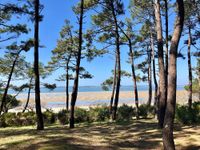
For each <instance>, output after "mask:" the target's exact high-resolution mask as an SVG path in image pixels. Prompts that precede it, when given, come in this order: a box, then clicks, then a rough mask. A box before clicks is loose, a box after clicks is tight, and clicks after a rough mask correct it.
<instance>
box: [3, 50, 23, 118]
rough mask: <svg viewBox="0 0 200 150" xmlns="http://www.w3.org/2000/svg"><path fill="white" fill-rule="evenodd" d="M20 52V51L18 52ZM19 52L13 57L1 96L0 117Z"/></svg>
mask: <svg viewBox="0 0 200 150" xmlns="http://www.w3.org/2000/svg"><path fill="white" fill-rule="evenodd" d="M20 52H21V51H20ZM20 52H19V53H18V54H17V55H16V57H15V60H14V61H13V64H12V68H11V70H10V74H9V76H8V81H7V84H6V88H5V91H4V94H3V97H2V101H1V107H0V115H1V113H2V111H3V109H4V107H5V103H6V98H7V95H8V89H9V86H10V82H11V79H12V75H13V72H14V69H15V65H16V63H17V60H18V58H19V54H20Z"/></svg>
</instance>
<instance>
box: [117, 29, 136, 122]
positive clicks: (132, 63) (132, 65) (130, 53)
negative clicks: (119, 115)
mask: <svg viewBox="0 0 200 150" xmlns="http://www.w3.org/2000/svg"><path fill="white" fill-rule="evenodd" d="M118 27H119V28H120V30H121V31H122V33H123V34H124V35H125V37H126V38H127V40H128V45H129V55H130V64H131V71H132V77H133V88H134V95H135V107H136V119H139V99H138V89H137V78H136V74H135V65H134V50H133V47H132V41H131V38H130V36H129V35H128V34H126V33H125V32H124V30H123V29H122V28H121V27H120V26H118Z"/></svg>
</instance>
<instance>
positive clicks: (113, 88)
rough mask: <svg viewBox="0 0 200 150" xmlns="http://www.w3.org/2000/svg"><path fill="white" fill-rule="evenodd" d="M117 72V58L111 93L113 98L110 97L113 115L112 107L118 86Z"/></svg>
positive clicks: (110, 108)
mask: <svg viewBox="0 0 200 150" xmlns="http://www.w3.org/2000/svg"><path fill="white" fill-rule="evenodd" d="M116 72H117V59H116V61H115V68H114V76H113V87H112V94H111V98H110V107H109V110H110V114H111V115H112V107H113V99H114V95H115V88H116V76H117V75H116Z"/></svg>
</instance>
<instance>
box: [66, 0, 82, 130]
mask: <svg viewBox="0 0 200 150" xmlns="http://www.w3.org/2000/svg"><path fill="white" fill-rule="evenodd" d="M83 9H84V0H81V6H80V18H79V46H78V53H77V60H76V75H75V79H74V85H73V90H72V97H71V110H70V120H69V121H70V128H74V107H75V104H76V99H77V94H78V83H79V72H80V63H81V51H82V43H83V37H82V36H83V35H82V34H83V31H82V30H83V15H84V11H83Z"/></svg>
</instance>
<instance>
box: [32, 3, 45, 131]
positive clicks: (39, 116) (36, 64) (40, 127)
mask: <svg viewBox="0 0 200 150" xmlns="http://www.w3.org/2000/svg"><path fill="white" fill-rule="evenodd" d="M34 6H35V27H34V30H35V31H34V74H35V108H36V114H37V130H43V129H44V123H43V115H42V111H41V104H40V73H39V49H38V48H39V18H40V17H39V6H40V1H39V0H35V1H34Z"/></svg>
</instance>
